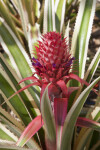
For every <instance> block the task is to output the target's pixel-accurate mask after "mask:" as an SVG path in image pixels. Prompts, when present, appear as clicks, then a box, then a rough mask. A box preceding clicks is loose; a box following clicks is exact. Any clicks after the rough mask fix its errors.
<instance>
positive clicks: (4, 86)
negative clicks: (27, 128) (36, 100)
mask: <svg viewBox="0 0 100 150" xmlns="http://www.w3.org/2000/svg"><path fill="white" fill-rule="evenodd" d="M0 72H1V70H0ZM0 89H1V91H2V92H3V93H4V95H5V96H6V97H7V98H8V97H10V96H11V95H12V94H13V93H15V91H14V89H13V88H12V87H11V85H10V83H9V81H8V80H7V77H4V74H1V73H0ZM9 102H10V103H11V105H12V106H13V109H14V110H15V111H16V112H17V114H18V117H19V116H20V118H21V120H22V121H23V122H24V124H25V125H27V124H28V123H29V122H30V121H31V119H30V116H29V114H28V112H27V110H26V108H25V105H24V104H23V102H22V101H21V99H20V98H19V97H18V95H16V96H15V97H13V98H12V99H11V100H10V101H9ZM19 108H21V109H19Z"/></svg>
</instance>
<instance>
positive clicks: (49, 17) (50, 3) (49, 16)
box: [43, 0, 55, 33]
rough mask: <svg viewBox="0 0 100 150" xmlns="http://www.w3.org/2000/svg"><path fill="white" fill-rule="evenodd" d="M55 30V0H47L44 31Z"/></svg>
mask: <svg viewBox="0 0 100 150" xmlns="http://www.w3.org/2000/svg"><path fill="white" fill-rule="evenodd" d="M50 31H55V11H54V0H45V4H44V20H43V33H46V32H50Z"/></svg>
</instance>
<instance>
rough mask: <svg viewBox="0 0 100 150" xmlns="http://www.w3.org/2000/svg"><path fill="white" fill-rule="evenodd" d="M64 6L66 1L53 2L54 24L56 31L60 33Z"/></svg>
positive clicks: (57, 0)
mask: <svg viewBox="0 0 100 150" xmlns="http://www.w3.org/2000/svg"><path fill="white" fill-rule="evenodd" d="M65 6H66V0H56V2H55V12H56V14H55V22H56V31H57V32H62V28H63V24H64V17H65Z"/></svg>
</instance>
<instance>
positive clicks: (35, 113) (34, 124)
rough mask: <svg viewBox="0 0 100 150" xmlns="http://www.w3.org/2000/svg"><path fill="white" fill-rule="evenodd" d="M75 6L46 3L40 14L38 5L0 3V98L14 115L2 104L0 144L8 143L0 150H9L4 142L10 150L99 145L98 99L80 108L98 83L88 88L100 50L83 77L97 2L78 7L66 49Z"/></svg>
mask: <svg viewBox="0 0 100 150" xmlns="http://www.w3.org/2000/svg"><path fill="white" fill-rule="evenodd" d="M77 2H78V1H74V0H71V1H67V2H66V1H65V0H59V1H58V0H56V1H53V0H45V1H44V2H43V4H42V7H41V12H40V7H38V6H39V1H35V0H31V1H27V0H26V1H23V0H21V1H20V0H12V1H11V3H9V2H8V1H6V0H5V1H2V0H0V5H1V7H0V15H1V17H0V41H1V45H2V47H3V49H4V50H5V53H3V54H0V89H1V90H0V98H1V100H2V101H5V102H6V103H7V104H8V106H9V107H10V109H11V110H12V111H13V114H15V115H16V116H17V117H16V116H14V117H13V116H11V113H12V111H11V112H10V113H7V111H6V110H5V109H6V106H4V103H3V104H2V105H1V107H0V139H2V142H5V141H4V140H7V141H6V146H5V144H0V148H5V149H7V148H9V146H8V145H7V142H8V143H9V144H10V149H21V148H20V147H18V146H21V147H23V148H22V149H37V150H38V149H43V150H45V149H46V150H66V149H67V150H71V149H73V150H81V149H84V148H85V149H91V148H93V147H94V148H95V147H98V148H99V146H100V144H98V141H96V142H95V144H94V143H93V142H92V141H93V139H95V136H96V137H99V132H98V131H100V123H99V121H100V103H99V100H100V97H99V96H98V97H97V102H96V104H95V105H94V107H93V108H91V109H89V110H88V111H85V108H83V105H84V103H85V101H86V99H87V97H88V95H89V93H90V91H91V90H94V92H96V93H98V92H97V91H96V90H95V87H96V86H95V85H98V83H99V81H100V77H98V78H97V79H95V80H94V81H93V82H92V83H91V80H92V78H93V75H94V73H95V71H96V68H97V67H98V64H99V62H100V49H99V50H98V52H97V53H96V55H95V57H94V59H93V60H92V62H91V64H90V66H89V68H88V70H87V72H86V73H84V72H85V64H86V57H87V49H88V42H89V37H90V31H91V28H92V22H93V17H94V12H95V6H96V0H83V1H81V2H80V6H79V12H78V15H77V18H76V24H75V29H74V33H73V37H72V45H71V50H69V49H70V48H69V22H68V25H67V28H66V29H65V24H64V17H66V16H65V14H66V15H67V14H68V10H70V8H71V5H74V6H77V5H78V3H77ZM33 6H36V7H33ZM9 11H10V15H9V16H7V14H8V12H9ZM30 11H31V13H30ZM39 12H40V13H39ZM16 13H17V16H18V18H19V17H20V20H19V19H17V17H15V14H16ZM38 14H40V15H38ZM71 16H72V15H71ZM42 22H43V26H42ZM36 23H39V24H40V31H39V30H38V29H39V27H38V28H37V24H36ZM15 26H16V28H15ZM34 27H35V29H36V30H35V29H34ZM40 32H41V34H40ZM5 33H6V34H7V36H5ZM40 37H41V38H40ZM36 39H38V40H37V41H36ZM24 43H26V44H24ZM32 49H33V51H32ZM26 51H27V53H26ZM32 53H33V54H32ZM27 54H28V55H27ZM8 56H9V58H10V59H9V58H8ZM28 56H30V57H32V59H31V60H32V67H30V66H29V64H28V62H29V61H30V59H29V57H28ZM9 60H11V62H10V65H11V66H12V67H13V68H14V69H15V71H16V73H15V71H14V70H13V69H12V67H11V66H10V65H9V64H8V63H9ZM31 68H32V69H33V68H34V71H33V73H32V70H31ZM84 74H85V75H84ZM83 78H84V79H83ZM22 82H24V83H25V84H26V85H23V86H22V85H21V84H22ZM18 83H19V84H18ZM38 87H39V88H38ZM24 90H25V91H24ZM13 93H15V94H13ZM11 95H12V96H11ZM33 98H34V101H35V102H34V101H33ZM82 111H85V112H84V114H83V113H82ZM79 126H80V128H79ZM25 127H26V128H25ZM84 127H85V128H84ZM77 129H79V130H77ZM22 132H23V133H22ZM35 133H36V134H35ZM2 135H3V136H2ZM33 135H34V136H33ZM19 137H20V138H19ZM18 138H19V140H18ZM11 141H14V143H11ZM16 143H17V144H16ZM15 144H16V145H17V146H15ZM27 147H28V148H27Z"/></svg>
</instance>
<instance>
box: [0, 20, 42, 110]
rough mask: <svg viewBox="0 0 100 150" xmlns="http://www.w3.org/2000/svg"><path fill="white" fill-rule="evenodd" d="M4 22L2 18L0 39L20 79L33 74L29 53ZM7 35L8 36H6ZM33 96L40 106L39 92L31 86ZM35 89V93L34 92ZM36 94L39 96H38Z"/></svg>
mask: <svg viewBox="0 0 100 150" xmlns="http://www.w3.org/2000/svg"><path fill="white" fill-rule="evenodd" d="M3 23H4V22H2V20H0V35H1V36H0V41H1V45H2V47H3V48H4V50H5V51H6V53H7V54H8V55H9V57H10V60H11V62H12V64H13V66H14V69H15V70H16V72H17V74H18V76H19V77H20V79H22V78H25V77H28V76H31V75H32V70H31V69H30V65H31V62H30V59H29V58H28V55H27V54H26V52H25V50H24V48H23V46H22V45H21V43H20V42H19V40H18V39H17V37H16V36H15V35H14V33H13V32H12V30H11V29H10V28H9V27H8V26H7V24H6V23H4V24H3ZM5 35H7V36H5ZM25 83H26V84H30V83H31V82H30V81H27V82H25ZM29 91H30V93H31V95H32V97H33V98H34V100H35V102H36V104H37V106H38V107H39V97H38V96H39V92H38V91H37V90H36V89H35V88H33V87H31V88H30V89H29ZM34 91H35V93H34ZM36 94H37V95H38V96H36Z"/></svg>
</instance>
